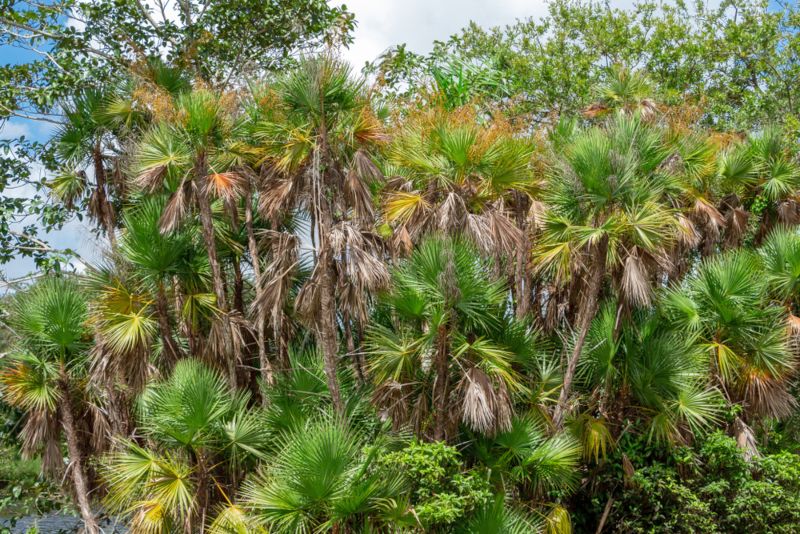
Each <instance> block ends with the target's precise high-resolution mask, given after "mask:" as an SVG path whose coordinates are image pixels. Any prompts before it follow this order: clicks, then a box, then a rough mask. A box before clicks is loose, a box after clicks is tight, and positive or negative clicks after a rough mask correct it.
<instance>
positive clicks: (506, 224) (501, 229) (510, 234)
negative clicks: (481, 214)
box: [486, 210, 524, 257]
mask: <svg viewBox="0 0 800 534" xmlns="http://www.w3.org/2000/svg"><path fill="white" fill-rule="evenodd" d="M486 217H487V218H488V219H489V230H490V232H491V234H492V240H493V241H494V249H495V250H494V252H495V254H504V255H506V256H509V257H512V256H514V255H516V253H517V250H519V249H520V248H521V247H522V246H523V243H524V234H523V232H522V230H521V229H520V228H519V226H517V225H516V224H514V223H513V222H512V221H511V219H509V218H508V217H506V216H505V215H504V214H502V213H501V212H499V211H496V210H491V211H489V212H488V213H487V215H486Z"/></svg>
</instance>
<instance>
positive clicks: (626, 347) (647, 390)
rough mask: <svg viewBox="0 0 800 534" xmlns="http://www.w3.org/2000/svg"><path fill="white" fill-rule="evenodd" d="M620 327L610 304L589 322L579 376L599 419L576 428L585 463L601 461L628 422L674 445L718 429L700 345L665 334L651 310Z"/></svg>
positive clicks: (589, 417) (716, 399) (717, 402)
mask: <svg viewBox="0 0 800 534" xmlns="http://www.w3.org/2000/svg"><path fill="white" fill-rule="evenodd" d="M616 320H617V319H616V305H615V304H614V303H613V302H609V303H607V304H606V305H605V306H604V307H603V309H602V310H601V312H600V313H598V315H597V316H596V317H595V320H594V321H593V323H592V327H591V329H590V331H589V334H588V336H587V339H588V341H587V343H586V348H585V349H584V354H583V356H582V360H581V366H580V369H579V371H578V375H579V376H580V378H581V381H582V382H583V384H584V385H585V386H586V387H588V388H589V389H590V390H593V391H592V393H593V394H592V395H591V396H590V397H591V398H592V399H597V400H598V401H597V402H596V403H595V404H594V405H590V406H589V408H590V410H591V411H592V412H594V414H592V413H590V412H587V413H586V414H585V416H584V417H578V418H577V419H576V420H575V424H574V425H573V428H574V430H576V432H577V433H578V434H579V435H582V436H583V437H584V438H585V439H584V445H585V458H586V460H587V461H589V460H592V459H594V461H598V460H599V456H600V455H601V454H602V453H604V452H605V450H606V448H608V447H609V445H611V443H610V438H612V434H613V435H618V434H619V432H620V431H621V429H622V428H624V426H625V424H626V421H628V420H630V419H635V418H642V419H644V420H649V422H650V435H651V437H653V438H655V439H657V440H660V441H664V442H671V443H682V442H686V441H688V440H687V438H688V437H690V436H693V435H696V434H699V433H701V432H703V431H705V430H707V429H709V428H711V427H712V426H713V425H714V424H715V423H718V422H719V420H720V415H721V414H720V408H721V400H722V399H721V397H720V394H719V390H717V389H716V388H715V387H713V386H710V385H709V383H708V382H709V381H708V360H707V358H706V357H705V354H704V351H703V350H702V347H701V346H699V345H698V344H697V343H696V340H695V339H694V338H693V337H692V336H687V335H686V334H685V333H684V332H681V331H675V330H672V329H670V328H668V327H667V326H666V324H665V321H664V318H663V317H662V316H661V315H660V314H658V313H656V312H655V311H653V310H640V311H638V312H636V313H635V314H634V315H633V317H632V318H631V321H629V322H626V324H624V325H623V327H622V329H621V331H618V330H617V328H615V323H616ZM595 414H597V415H595ZM608 424H611V425H613V426H614V430H615V431H614V432H609V431H608V429H607V428H606V427H607V425H608Z"/></svg>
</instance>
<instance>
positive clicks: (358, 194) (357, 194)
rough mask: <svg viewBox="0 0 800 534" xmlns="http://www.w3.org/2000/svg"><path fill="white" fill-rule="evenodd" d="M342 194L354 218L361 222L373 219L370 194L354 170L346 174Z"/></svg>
mask: <svg viewBox="0 0 800 534" xmlns="http://www.w3.org/2000/svg"><path fill="white" fill-rule="evenodd" d="M344 194H345V197H346V199H347V201H348V202H349V204H350V205H351V206H352V207H353V211H355V214H356V217H358V218H360V219H361V220H363V221H371V220H373V219H374V218H375V210H374V208H373V205H372V192H371V191H370V189H369V186H368V185H367V184H366V183H364V180H363V178H361V176H360V175H359V173H358V172H356V171H355V170H354V169H350V171H349V172H348V173H347V179H346V180H345V182H344Z"/></svg>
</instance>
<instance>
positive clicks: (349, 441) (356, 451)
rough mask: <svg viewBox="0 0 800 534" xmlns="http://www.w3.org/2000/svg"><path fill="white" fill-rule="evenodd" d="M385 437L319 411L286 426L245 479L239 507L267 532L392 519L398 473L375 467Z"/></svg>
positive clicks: (401, 483)
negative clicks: (258, 466) (260, 464)
mask: <svg viewBox="0 0 800 534" xmlns="http://www.w3.org/2000/svg"><path fill="white" fill-rule="evenodd" d="M386 440H387V438H386V437H385V436H377V437H375V438H373V439H368V436H367V435H366V434H364V432H363V431H360V430H358V429H357V427H356V426H355V425H353V424H350V423H349V422H348V420H347V419H344V420H337V419H336V418H333V417H322V418H319V417H318V418H315V419H312V420H310V421H309V422H308V423H307V424H306V425H304V426H302V427H300V428H298V429H297V430H296V431H294V432H289V433H286V434H285V435H284V436H283V437H282V438H281V439H280V440H279V443H278V445H277V448H276V453H275V455H274V456H273V457H272V458H271V460H270V461H269V462H267V463H266V464H265V465H264V466H263V467H262V469H261V470H259V471H258V472H257V474H256V475H255V476H254V477H253V478H251V479H248V481H247V482H246V484H245V488H244V491H243V494H244V507H245V509H247V510H248V511H249V514H250V515H251V516H252V517H253V518H254V519H255V521H256V522H257V524H260V525H262V526H263V527H264V528H265V529H267V530H268V531H269V532H287V533H288V532H299V533H311V532H324V531H329V530H332V531H334V532H340V531H342V529H346V530H349V529H350V528H357V527H360V528H364V529H368V530H371V528H370V527H372V528H380V526H381V525H385V526H390V525H393V524H394V525H396V524H397V523H396V520H397V519H398V518H399V517H404V516H406V515H407V513H406V511H405V508H404V506H403V499H402V493H403V491H404V489H405V480H404V478H403V476H402V473H399V472H396V471H395V472H392V471H387V470H385V469H383V470H377V469H375V468H376V466H377V461H378V459H379V458H380V455H381V454H382V453H383V452H384V451H385V447H386Z"/></svg>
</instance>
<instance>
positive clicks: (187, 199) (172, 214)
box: [158, 180, 194, 234]
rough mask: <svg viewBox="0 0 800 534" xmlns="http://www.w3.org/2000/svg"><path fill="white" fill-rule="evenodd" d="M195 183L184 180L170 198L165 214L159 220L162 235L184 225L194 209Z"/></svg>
mask: <svg viewBox="0 0 800 534" xmlns="http://www.w3.org/2000/svg"><path fill="white" fill-rule="evenodd" d="M193 188H194V183H193V182H192V181H189V180H183V181H182V182H181V183H180V185H179V186H178V189H176V190H175V192H174V193H172V194H171V195H170V197H169V200H168V201H167V205H166V206H165V207H164V212H163V213H162V214H161V218H160V219H159V220H158V227H159V229H160V230H161V233H164V234H167V233H170V232H174V231H175V230H177V229H178V228H179V227H180V225H181V224H182V223H183V221H184V219H185V218H186V215H187V214H188V213H189V212H190V210H191V209H192V191H193Z"/></svg>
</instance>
